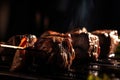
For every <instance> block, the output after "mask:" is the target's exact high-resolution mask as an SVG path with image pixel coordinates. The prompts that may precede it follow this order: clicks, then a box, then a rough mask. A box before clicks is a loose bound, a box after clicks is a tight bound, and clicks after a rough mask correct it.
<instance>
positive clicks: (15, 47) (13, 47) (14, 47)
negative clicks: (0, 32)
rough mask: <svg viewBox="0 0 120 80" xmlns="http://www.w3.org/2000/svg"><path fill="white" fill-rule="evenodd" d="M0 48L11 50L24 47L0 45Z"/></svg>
mask: <svg viewBox="0 0 120 80" xmlns="http://www.w3.org/2000/svg"><path fill="white" fill-rule="evenodd" d="M0 47H3V48H12V49H25V48H24V47H19V46H13V45H6V44H0Z"/></svg>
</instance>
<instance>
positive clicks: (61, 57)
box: [35, 31, 75, 70]
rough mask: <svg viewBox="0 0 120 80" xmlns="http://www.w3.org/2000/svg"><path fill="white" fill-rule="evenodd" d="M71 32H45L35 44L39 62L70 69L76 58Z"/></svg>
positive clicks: (42, 64)
mask: <svg viewBox="0 0 120 80" xmlns="http://www.w3.org/2000/svg"><path fill="white" fill-rule="evenodd" d="M71 42H72V40H71V36H70V35H69V34H63V33H58V32H55V31H46V32H44V33H43V34H42V35H41V36H40V37H39V38H38V41H37V42H36V44H35V49H37V50H40V52H38V55H37V57H38V59H37V58H36V59H37V60H36V62H37V64H39V65H40V67H41V66H43V67H44V66H47V67H48V66H49V68H50V67H51V68H52V69H60V70H61V69H63V70H69V69H70V67H71V65H72V61H73V60H74V58H75V52H74V49H73V47H72V44H71Z"/></svg>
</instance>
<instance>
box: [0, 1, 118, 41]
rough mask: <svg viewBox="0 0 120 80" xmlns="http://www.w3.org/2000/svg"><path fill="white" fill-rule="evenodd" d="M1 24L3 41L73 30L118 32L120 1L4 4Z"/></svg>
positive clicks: (2, 3)
mask: <svg viewBox="0 0 120 80" xmlns="http://www.w3.org/2000/svg"><path fill="white" fill-rule="evenodd" d="M36 17H37V18H36ZM0 23H1V25H0V28H1V29H0V40H2V41H4V40H7V39H8V38H9V37H11V36H13V35H16V34H28V33H30V34H35V35H36V36H40V35H41V34H42V33H43V32H44V31H46V30H55V31H58V32H67V31H68V30H71V29H73V28H75V27H80V28H82V27H86V28H87V30H88V31H93V30H96V29H116V30H118V32H119V28H120V0H3V1H0ZM44 23H45V24H44ZM119 33H120V32H119Z"/></svg>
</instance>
